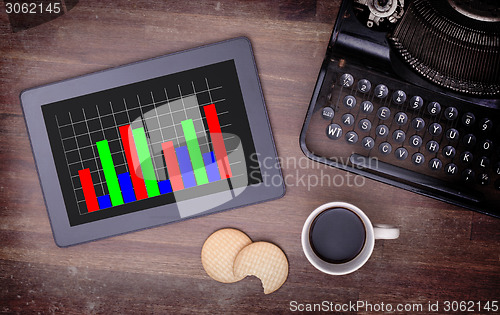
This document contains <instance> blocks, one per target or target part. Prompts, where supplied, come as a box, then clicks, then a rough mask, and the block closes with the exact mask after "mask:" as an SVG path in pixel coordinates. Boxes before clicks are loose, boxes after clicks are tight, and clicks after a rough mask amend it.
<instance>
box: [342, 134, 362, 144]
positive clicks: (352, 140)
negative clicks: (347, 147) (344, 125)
mask: <svg viewBox="0 0 500 315" xmlns="http://www.w3.org/2000/svg"><path fill="white" fill-rule="evenodd" d="M358 139H359V138H358V134H357V133H355V132H354V131H349V132H348V133H346V134H345V141H347V142H348V143H350V144H355V143H356V142H358Z"/></svg>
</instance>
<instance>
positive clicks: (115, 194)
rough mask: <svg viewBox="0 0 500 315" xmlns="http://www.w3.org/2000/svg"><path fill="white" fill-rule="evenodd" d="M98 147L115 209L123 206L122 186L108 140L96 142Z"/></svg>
mask: <svg viewBox="0 0 500 315" xmlns="http://www.w3.org/2000/svg"><path fill="white" fill-rule="evenodd" d="M96 146H97V152H98V153H99V160H101V165H102V171H103V172H104V178H105V179H106V185H107V186H108V191H109V197H110V199H111V204H112V205H113V207H114V206H119V205H122V204H123V197H122V192H121V190H120V184H119V183H118V177H117V176H116V171H115V165H114V164H113V159H112V158H111V152H110V151H109V144H108V140H102V141H98V142H96Z"/></svg>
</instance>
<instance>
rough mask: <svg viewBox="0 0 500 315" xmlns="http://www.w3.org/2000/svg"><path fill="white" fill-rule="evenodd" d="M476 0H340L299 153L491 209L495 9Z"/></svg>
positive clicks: (495, 145) (498, 80)
mask: <svg viewBox="0 0 500 315" xmlns="http://www.w3.org/2000/svg"><path fill="white" fill-rule="evenodd" d="M476 2H477V1H458V0H435V1H431V0H414V1H404V0H392V1H391V0H383V1H382V0H356V1H353V0H348V1H346V0H344V1H343V2H342V5H341V8H340V10H339V14H338V17H337V21H336V23H335V27H334V30H333V33H332V36H331V40H330V43H329V45H328V48H327V52H326V56H325V59H324V62H323V64H322V67H321V70H320V73H319V76H318V79H317V83H316V86H315V88H314V92H313V96H312V99H311V102H310V105H309V108H308V111H307V115H306V118H305V121H304V125H303V128H302V132H301V135H300V145H301V148H302V151H303V152H304V153H305V154H306V156H308V157H309V158H311V159H313V160H315V161H318V162H321V163H325V164H328V165H331V166H334V167H337V168H340V169H343V170H347V171H350V172H353V173H356V174H360V175H363V176H366V177H368V178H371V179H374V180H377V181H380V182H384V183H387V184H391V185H394V186H397V187H400V188H403V189H407V190H410V191H412V192H416V193H419V194H423V195H426V196H429V197H433V198H436V199H439V200H442V201H445V202H449V203H452V204H455V205H458V206H462V207H464V208H467V209H470V210H474V211H477V212H480V213H484V214H488V215H491V216H495V217H499V218H500V19H499V18H498V13H499V10H500V8H498V4H496V3H495V1H482V2H483V4H482V5H481V6H482V7H481V8H480V9H482V11H480V10H477V9H478V8H477V7H474V4H475V3H476ZM464 3H465V4H464ZM485 3H486V4H485ZM488 6H489V7H488ZM489 14H490V15H491V16H489Z"/></svg>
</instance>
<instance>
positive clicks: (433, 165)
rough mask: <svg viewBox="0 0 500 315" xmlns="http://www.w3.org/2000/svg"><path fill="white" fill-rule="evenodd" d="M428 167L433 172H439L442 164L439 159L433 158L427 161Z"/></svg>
mask: <svg viewBox="0 0 500 315" xmlns="http://www.w3.org/2000/svg"><path fill="white" fill-rule="evenodd" d="M429 167H430V169H431V170H434V171H437V170H440V169H441V167H443V162H441V160H440V159H437V158H433V159H432V160H430V161H429Z"/></svg>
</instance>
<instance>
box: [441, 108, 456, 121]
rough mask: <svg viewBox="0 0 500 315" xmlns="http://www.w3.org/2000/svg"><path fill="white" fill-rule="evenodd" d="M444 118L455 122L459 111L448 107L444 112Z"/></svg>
mask: <svg viewBox="0 0 500 315" xmlns="http://www.w3.org/2000/svg"><path fill="white" fill-rule="evenodd" d="M444 116H445V117H446V119H448V120H455V119H457V117H458V110H457V109H456V108H455V107H448V108H446V109H445V111H444Z"/></svg>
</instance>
